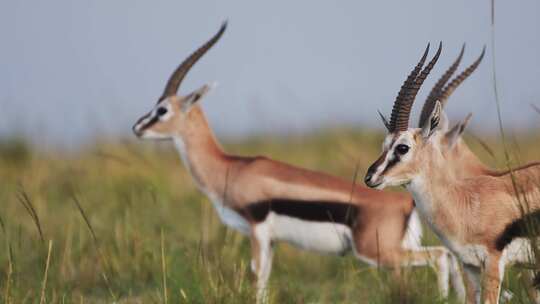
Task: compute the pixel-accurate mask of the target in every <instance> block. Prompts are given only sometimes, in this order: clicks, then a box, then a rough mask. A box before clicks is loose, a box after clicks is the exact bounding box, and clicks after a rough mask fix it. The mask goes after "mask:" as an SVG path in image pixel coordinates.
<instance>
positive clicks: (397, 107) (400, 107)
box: [388, 43, 429, 132]
mask: <svg viewBox="0 0 540 304" xmlns="http://www.w3.org/2000/svg"><path fill="white" fill-rule="evenodd" d="M428 52H429V43H428V45H427V47H426V50H425V51H424V54H423V55H422V58H420V61H419V62H418V63H417V64H416V66H415V67H414V69H413V70H412V71H411V73H410V74H409V76H407V79H405V82H403V85H401V89H400V90H399V93H398V95H397V96H396V100H395V101H394V106H393V107H392V114H391V115H390V124H389V127H390V128H389V130H388V131H389V132H394V131H397V130H398V129H397V126H398V125H399V124H402V121H403V120H404V119H405V120H406V121H407V120H408V119H409V118H408V114H406V117H403V115H404V114H405V112H406V108H407V107H409V112H410V106H411V105H407V104H406V103H407V100H408V98H407V97H408V96H409V92H410V90H411V89H412V86H413V85H414V81H415V80H416V76H418V73H420V69H422V67H423V66H424V62H425V61H426V58H427V55H428Z"/></svg>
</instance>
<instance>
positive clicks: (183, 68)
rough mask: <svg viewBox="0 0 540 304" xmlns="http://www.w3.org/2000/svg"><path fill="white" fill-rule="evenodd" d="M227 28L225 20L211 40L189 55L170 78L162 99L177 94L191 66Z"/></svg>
mask: <svg viewBox="0 0 540 304" xmlns="http://www.w3.org/2000/svg"><path fill="white" fill-rule="evenodd" d="M225 29H227V21H225V22H223V24H222V25H221V28H220V29H219V31H218V32H217V33H216V34H215V35H214V36H213V37H212V38H210V40H208V41H207V42H206V43H205V44H203V45H202V46H201V47H199V48H198V49H197V50H196V51H195V52H193V53H191V55H189V57H188V58H186V59H185V60H184V61H183V62H182V63H181V64H180V65H179V66H178V67H177V68H176V70H175V71H174V73H173V74H172V75H171V77H170V78H169V81H168V82H167V85H166V86H165V90H164V91H163V95H161V98H160V100H162V99H164V98H167V97H169V96H174V95H176V92H177V91H178V88H179V87H180V84H181V83H182V80H183V79H184V77H185V76H186V74H187V73H188V72H189V70H190V69H191V67H192V66H193V65H194V64H195V63H196V62H197V61H198V60H199V59H200V58H201V57H202V56H203V55H204V54H205V53H206V52H207V51H208V50H209V49H210V48H211V47H212V46H213V45H214V44H215V43H216V42H217V41H218V40H219V38H221V35H223V33H224V32H225Z"/></svg>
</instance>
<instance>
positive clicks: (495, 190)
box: [365, 60, 540, 303]
mask: <svg viewBox="0 0 540 304" xmlns="http://www.w3.org/2000/svg"><path fill="white" fill-rule="evenodd" d="M423 65H424V62H423V60H421V61H420V62H419V63H418V65H417V66H416V67H415V69H414V70H413V72H411V74H410V75H409V77H408V78H407V80H406V81H405V83H404V85H403V86H402V88H401V90H400V92H399V94H398V97H397V98H396V100H395V102H394V107H393V110H392V116H391V120H390V122H386V125H387V127H388V130H389V134H388V135H387V136H386V138H385V140H384V143H383V152H382V154H381V156H380V157H379V159H377V161H375V162H374V163H373V165H372V166H371V167H370V168H369V170H368V172H367V174H366V177H365V182H366V184H367V185H368V186H370V187H373V188H384V187H386V186H399V185H403V186H405V187H406V188H407V190H408V191H409V192H410V193H411V194H412V195H413V197H414V199H415V202H416V206H417V208H418V211H419V213H420V214H421V216H422V217H423V218H424V219H425V220H426V222H427V223H428V224H429V225H430V227H431V228H432V229H433V231H434V232H435V233H436V234H437V235H438V237H439V238H440V239H441V240H442V242H443V243H444V244H445V245H446V246H447V247H448V248H449V249H450V250H451V251H452V252H453V253H455V254H456V255H457V257H458V258H459V259H460V261H461V263H462V264H463V266H464V269H465V272H466V274H467V278H468V279H469V281H468V283H469V284H468V285H469V286H470V285H471V284H472V285H473V286H475V287H476V288H475V291H476V292H475V293H471V292H468V293H467V300H468V302H470V303H472V302H475V301H479V300H480V286H481V287H482V291H483V292H484V298H485V303H498V300H499V293H500V284H501V281H502V278H503V275H504V269H505V266H506V264H507V262H508V259H509V258H510V257H512V256H514V255H516V254H517V253H516V252H515V251H516V250H519V247H520V246H521V245H522V243H523V238H525V237H527V230H528V229H525V228H526V227H527V224H528V223H529V221H530V220H531V219H532V218H535V217H537V216H538V215H539V214H540V211H539V210H540V200H539V198H540V165H538V164H530V165H528V166H524V167H522V168H519V169H516V170H514V171H511V172H510V173H504V172H502V173H500V174H494V175H471V176H460V175H459V174H455V172H454V168H455V167H454V165H453V163H452V162H453V161H454V159H453V157H452V156H451V153H447V152H448V149H449V147H448V145H447V141H446V139H447V138H446V134H447V132H446V131H447V130H445V126H446V123H445V120H446V119H445V115H444V113H443V112H442V104H441V102H440V101H438V100H436V101H435V104H434V107H433V109H432V110H431V111H430V114H429V116H428V118H427V119H426V121H425V123H424V124H423V125H422V127H421V128H409V116H410V112H411V108H412V105H413V102H414V99H415V96H416V93H417V92H418V90H419V88H420V86H421V84H422V82H423V80H424V79H425V77H426V76H427V74H429V70H430V69H431V67H429V66H428V67H426V68H424V70H422V73H420V69H421V68H422V66H423ZM419 73H420V74H419ZM524 201H525V202H526V204H523V202H524ZM524 205H525V206H524ZM481 271H483V276H482V281H481V282H480V274H481Z"/></svg>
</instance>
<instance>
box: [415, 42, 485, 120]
mask: <svg viewBox="0 0 540 304" xmlns="http://www.w3.org/2000/svg"><path fill="white" fill-rule="evenodd" d="M464 52H465V44H463V47H462V48H461V52H460V53H459V56H458V57H457V58H456V60H455V61H454V62H453V63H452V65H450V67H449V68H448V69H447V70H446V72H444V74H443V75H442V76H441V78H439V80H438V81H437V83H435V85H434V86H433V89H431V92H430V93H429V95H428V97H427V98H426V101H425V102H424V106H423V107H422V112H421V114H420V120H419V122H418V126H419V127H423V126H424V124H425V123H426V122H427V120H428V119H429V115H430V114H431V112H432V111H433V108H434V107H435V103H436V102H437V100H438V101H439V102H441V105H442V106H443V107H444V106H445V105H446V102H447V101H448V97H450V95H451V94H452V93H453V92H454V91H455V90H456V88H457V87H458V86H459V85H460V84H461V83H462V82H463V81H465V79H467V77H469V76H470V75H471V74H472V73H473V72H474V70H476V68H477V67H478V65H480V62H481V61H482V59H483V58H484V55H485V53H486V47H485V46H484V48H483V49H482V53H481V54H480V56H479V57H478V58H477V59H476V60H475V61H474V62H473V63H472V64H471V65H469V66H468V67H467V68H466V69H465V70H463V72H461V73H460V74H459V75H457V76H456V77H454V79H452V81H450V82H449V83H448V84H446V83H447V82H448V80H449V79H450V77H451V76H452V74H454V72H455V71H456V70H457V68H458V66H459V63H460V62H461V58H463V53H464ZM445 84H446V86H445Z"/></svg>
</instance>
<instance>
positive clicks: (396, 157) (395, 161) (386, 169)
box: [381, 153, 401, 175]
mask: <svg viewBox="0 0 540 304" xmlns="http://www.w3.org/2000/svg"><path fill="white" fill-rule="evenodd" d="M400 160H401V159H400V158H399V156H398V155H396V154H395V153H394V157H393V158H392V159H391V160H390V161H388V165H386V168H384V170H383V172H382V173H381V175H382V174H385V173H386V172H387V171H388V170H390V169H392V167H393V166H395V165H396V164H397V163H399V161H400Z"/></svg>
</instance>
